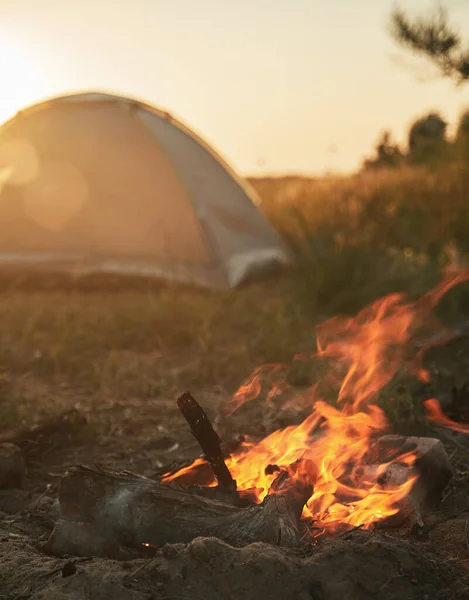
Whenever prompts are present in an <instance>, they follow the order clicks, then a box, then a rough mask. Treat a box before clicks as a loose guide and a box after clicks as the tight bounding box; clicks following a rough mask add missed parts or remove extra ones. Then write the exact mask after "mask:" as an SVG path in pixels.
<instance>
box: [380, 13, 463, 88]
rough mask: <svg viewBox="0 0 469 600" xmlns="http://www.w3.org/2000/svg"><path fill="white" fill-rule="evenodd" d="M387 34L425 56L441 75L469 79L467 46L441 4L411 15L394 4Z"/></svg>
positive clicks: (458, 80) (459, 81)
mask: <svg viewBox="0 0 469 600" xmlns="http://www.w3.org/2000/svg"><path fill="white" fill-rule="evenodd" d="M391 34H392V36H393V38H394V39H395V40H396V42H398V43H399V44H400V45H402V46H405V47H407V48H409V49H411V50H413V51H414V52H415V53H416V54H420V55H421V56H425V57H427V58H429V59H430V60H431V61H432V62H433V64H434V65H436V66H437V67H438V69H439V70H440V72H441V73H442V75H443V76H444V77H450V78H452V79H454V80H455V81H457V82H458V83H463V82H466V81H469V47H467V46H465V45H464V43H463V40H462V38H461V36H460V34H459V32H458V31H457V30H456V29H455V28H454V27H453V26H452V25H451V24H450V22H449V19H448V14H447V12H446V11H445V10H444V9H443V8H440V9H439V10H438V11H436V13H434V14H429V15H426V16H421V17H417V18H415V19H411V18H410V17H409V16H408V15H407V14H406V13H405V12H404V11H402V10H401V9H400V8H396V9H395V10H394V12H393V13H392V15H391Z"/></svg>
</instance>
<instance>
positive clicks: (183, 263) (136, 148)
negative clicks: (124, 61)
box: [0, 93, 289, 287]
mask: <svg viewBox="0 0 469 600" xmlns="http://www.w3.org/2000/svg"><path fill="white" fill-rule="evenodd" d="M257 203H258V198H257V197H256V195H255V193H254V191H253V190H252V189H251V188H250V187H249V186H248V184H247V183H246V182H244V181H243V180H241V179H240V178H239V177H237V175H236V174H235V173H234V172H233V171H232V169H230V167H228V165H227V164H226V163H225V162H224V161H223V160H222V159H221V158H220V157H219V156H218V155H217V154H216V153H215V152H214V151H213V150H212V149H211V148H210V147H209V146H208V145H207V144H206V143H205V142H203V141H202V140H201V139H200V138H199V137H197V136H196V135H195V134H194V133H192V132H191V131H190V130H189V129H188V128H186V127H185V126H184V125H182V124H181V123H180V122H178V121H177V120H175V119H174V118H173V117H172V116H171V115H169V114H168V113H165V112H163V111H160V110H157V109H155V108H153V107H150V106H148V105H146V104H143V103H141V102H139V101H136V100H132V99H127V98H121V97H117V96H111V95H108V94H98V93H85V94H78V95H71V96H65V97H60V98H56V99H53V100H50V101H47V102H43V103H40V104H38V105H36V106H34V107H31V108H29V109H27V110H25V111H22V112H20V113H18V114H17V115H16V116H15V117H14V118H13V119H11V120H10V121H8V122H7V123H6V124H4V125H3V127H1V128H0V268H1V267H2V265H3V266H5V265H11V266H16V267H17V266H19V265H20V266H26V267H27V268H32V267H34V268H38V269H39V268H40V269H49V270H54V271H68V272H70V271H72V272H73V273H78V274H82V273H96V272H113V273H125V274H141V275H146V276H157V277H162V278H165V279H171V280H176V281H180V282H189V283H198V284H203V285H207V286H210V287H236V286H237V285H239V284H241V283H243V282H244V281H245V280H246V279H248V278H250V277H252V276H253V275H254V276H255V275H256V274H260V273H262V272H263V271H264V270H267V269H269V268H271V267H272V266H273V265H278V264H287V263H288V262H289V258H288V253H287V251H286V249H285V247H284V245H283V244H282V242H281V240H280V238H279V237H278V235H277V234H276V232H275V231H274V229H273V228H272V226H271V225H270V224H269V223H268V222H267V221H266V219H265V218H264V217H263V216H262V215H261V213H260V211H259V210H258V208H257V207H256V204H257Z"/></svg>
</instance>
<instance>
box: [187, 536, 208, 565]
mask: <svg viewBox="0 0 469 600" xmlns="http://www.w3.org/2000/svg"><path fill="white" fill-rule="evenodd" d="M189 553H190V555H191V557H192V558H193V559H194V560H195V561H197V562H208V561H209V560H210V552H209V551H208V548H207V546H206V545H205V543H204V541H203V539H202V538H196V539H195V540H193V541H192V542H191V543H190V545H189Z"/></svg>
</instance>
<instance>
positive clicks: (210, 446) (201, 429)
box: [177, 392, 236, 489]
mask: <svg viewBox="0 0 469 600" xmlns="http://www.w3.org/2000/svg"><path fill="white" fill-rule="evenodd" d="M177 405H178V407H179V410H180V411H181V412H182V414H183V416H184V418H185V419H186V421H187V422H188V424H189V427H190V428H191V431H192V433H193V435H194V437H195V439H196V440H197V441H198V442H199V445H200V447H201V448H202V451H203V453H204V456H205V458H206V459H207V462H208V463H209V464H210V466H211V467H212V470H213V474H214V475H215V479H216V480H217V481H218V483H219V485H222V486H224V487H231V488H234V489H236V481H235V480H234V479H233V477H232V476H231V473H230V471H229V469H228V467H227V466H226V464H225V459H224V457H223V452H222V449H221V443H222V441H221V439H220V437H219V436H218V434H217V432H216V431H215V430H214V429H213V427H212V424H211V423H210V421H209V420H208V417H207V415H206V414H205V411H204V410H203V408H202V407H201V406H200V404H199V403H198V402H197V400H195V398H193V397H192V396H191V394H190V392H184V394H182V396H180V397H179V398H178V400H177Z"/></svg>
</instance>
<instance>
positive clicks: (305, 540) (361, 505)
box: [48, 272, 469, 557]
mask: <svg viewBox="0 0 469 600" xmlns="http://www.w3.org/2000/svg"><path fill="white" fill-rule="evenodd" d="M468 278H469V272H463V273H461V272H459V273H454V272H450V273H448V274H447V276H446V277H445V278H444V280H443V281H442V282H441V283H440V284H439V285H438V286H437V287H436V288H435V289H434V290H432V291H431V292H429V293H427V294H426V295H425V296H423V297H422V298H420V299H419V300H417V301H415V302H408V301H406V299H405V297H404V296H402V295H399V294H393V295H391V296H388V297H386V298H384V299H380V300H378V301H376V302H375V303H373V304H372V305H371V306H369V307H367V308H365V309H364V310H363V311H362V312H360V313H359V314H358V315H357V316H356V317H354V318H345V317H335V318H333V319H331V320H329V321H327V322H325V323H323V324H321V325H320V326H319V327H318V330H317V352H316V353H315V355H316V356H317V357H320V358H324V359H325V360H329V361H330V362H331V363H332V366H333V368H332V370H331V371H330V374H329V378H330V381H331V382H332V383H333V384H334V385H336V387H337V390H338V393H337V399H336V402H335V403H332V404H331V403H326V402H325V401H324V400H322V399H321V398H320V395H319V392H318V388H317V387H316V386H315V387H314V388H312V389H311V390H310V391H309V393H308V394H303V395H302V396H301V397H298V398H296V399H295V400H293V404H295V402H296V405H297V406H301V407H302V408H304V407H305V406H306V403H309V407H310V412H309V414H308V416H307V417H306V418H305V419H304V420H303V421H302V422H301V423H300V424H299V425H291V426H288V427H285V428H283V429H279V430H277V431H274V432H273V433H271V434H270V435H268V436H267V437H265V438H264V439H261V440H256V439H249V438H248V439H244V440H243V441H242V442H241V443H240V444H239V446H238V447H237V448H235V449H234V450H233V449H230V448H227V447H226V446H225V445H224V444H223V443H222V441H221V440H220V438H219V436H218V434H217V433H216V432H215V430H214V428H213V426H212V425H211V423H210V421H209V419H208V417H207V415H206V414H205V412H204V410H203V408H202V407H201V406H200V405H199V403H198V402H197V401H196V400H195V398H193V397H192V395H191V394H190V393H189V392H186V393H184V394H183V395H182V396H181V397H180V398H179V399H178V401H177V403H178V406H179V409H180V411H181V413H182V415H183V416H184V418H185V419H186V421H187V423H188V425H189V427H190V428H191V431H192V433H193V435H194V436H195V438H196V439H197V441H198V443H199V445H200V447H201V450H202V456H201V457H199V458H196V459H195V460H194V461H193V463H192V464H190V465H189V466H184V467H181V468H178V469H176V470H172V471H169V472H166V473H165V474H164V475H163V476H162V477H161V480H160V481H156V480H153V479H148V478H145V477H142V476H139V475H136V474H133V473H130V472H127V471H124V472H116V471H110V470H107V469H103V468H99V467H91V466H85V465H79V466H75V467H71V468H69V469H68V471H67V473H66V474H65V476H64V478H63V480H62V484H61V487H60V491H59V503H60V519H59V521H58V522H57V524H56V527H55V529H54V532H53V534H52V536H51V538H50V540H49V542H48V549H49V550H50V551H51V552H53V553H56V554H64V553H72V554H76V555H84V556H86V555H94V556H113V557H120V556H127V554H126V551H127V550H128V549H134V550H136V551H139V552H146V551H147V550H148V549H150V550H151V549H153V548H159V547H161V546H164V545H165V544H168V543H172V544H174V543H179V542H182V543H188V542H191V541H192V540H194V539H195V538H198V537H216V538H218V539H220V540H223V541H224V542H227V543H228V544H231V545H232V546H234V547H243V546H246V545H248V544H250V543H252V542H266V543H269V544H272V545H275V546H283V547H300V546H302V545H309V546H310V547H313V546H314V545H315V544H317V542H318V540H321V539H324V538H334V537H338V536H341V535H343V534H344V533H345V532H347V531H350V530H354V529H365V530H372V529H375V528H386V527H388V528H389V527H396V526H402V525H403V524H408V525H410V526H412V525H415V524H421V512H420V511H421V510H422V509H423V508H425V507H428V506H435V505H437V504H438V503H439V502H440V501H441V498H442V496H443V494H444V492H445V489H446V488H447V486H448V483H449V482H450V480H451V477H452V469H451V465H450V462H449V459H448V456H447V454H446V451H445V449H444V447H443V445H442V443H441V442H440V441H439V440H437V439H433V438H417V437H407V438H406V437H402V436H397V435H392V434H391V432H390V428H389V425H388V422H387V420H386V417H385V414H384V412H383V410H382V409H381V408H380V407H379V406H378V405H377V403H376V401H377V395H378V393H379V391H380V390H381V389H382V388H383V387H384V386H386V385H387V384H389V383H390V381H391V380H392V379H393V378H394V376H395V375H396V374H397V373H398V372H399V371H400V370H402V369H406V370H407V371H409V372H411V373H414V374H415V375H417V376H418V377H419V378H421V379H422V380H424V381H426V380H428V377H429V375H428V373H427V372H426V371H425V370H424V369H423V368H422V357H423V353H424V350H425V346H423V348H422V347H420V346H422V344H419V343H414V342H415V341H416V340H417V338H418V336H419V335H422V332H423V333H424V334H430V333H433V330H434V329H435V327H437V323H436V321H435V320H434V319H432V318H431V311H432V309H433V307H434V306H435V304H436V303H437V302H438V301H439V300H440V298H441V297H442V296H443V295H444V294H445V293H446V292H447V291H448V290H449V289H451V288H452V287H453V286H455V285H457V284H458V283H460V282H462V281H465V280H467V279H468ZM440 330H441V328H440ZM449 337H450V332H449V331H448V332H447V335H443V336H441V335H440V337H439V340H440V341H439V342H438V343H443V342H445V341H447V340H448V339H449ZM431 343H432V344H434V343H435V342H431ZM308 358H309V356H308V355H300V356H296V357H294V360H296V361H300V360H305V359H308ZM286 368H287V366H286V365H272V364H270V365H266V366H264V367H261V368H259V369H257V370H256V371H255V372H254V373H253V375H252V376H251V377H250V378H249V379H248V380H247V381H246V382H245V383H244V384H243V385H242V386H241V388H240V389H239V390H238V392H237V393H236V394H235V395H234V396H233V398H231V399H230V401H229V402H228V403H227V404H226V405H225V406H224V407H223V409H222V414H223V416H224V418H225V419H227V420H229V418H230V416H231V415H233V413H234V412H235V411H237V410H239V409H240V408H241V407H242V406H243V405H244V404H246V403H249V402H254V401H256V400H257V401H259V398H260V396H261V394H262V392H263V385H264V382H265V381H266V380H270V383H271V386H272V387H271V390H270V392H269V393H268V394H267V402H272V401H273V398H274V397H276V398H278V397H279V390H280V397H281V391H282V390H284V389H285V385H286V384H285V380H284V373H285V369H286ZM272 380H273V385H272ZM288 402H289V404H290V406H291V405H292V400H291V399H289V400H288ZM425 405H426V408H427V411H428V417H429V418H430V419H431V420H433V421H436V422H438V423H439V424H440V425H442V426H446V427H453V428H456V429H458V428H459V429H460V430H463V431H467V430H468V426H466V425H460V424H457V423H454V422H453V421H451V420H450V419H448V418H447V417H445V416H444V414H443V412H442V410H441V408H440V406H439V404H438V402H437V400H435V399H429V400H428V401H427V402H426V403H425Z"/></svg>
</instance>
